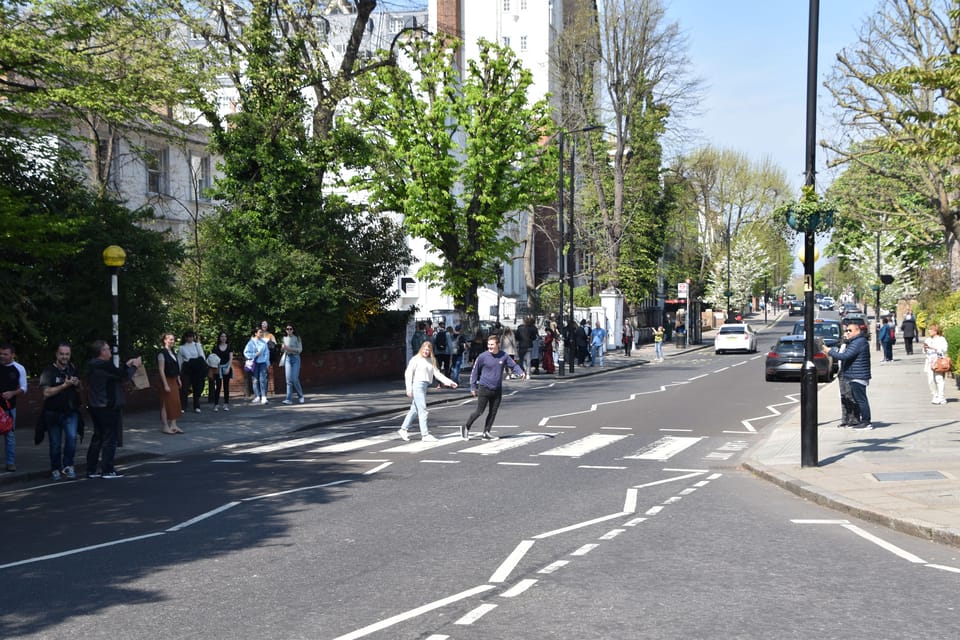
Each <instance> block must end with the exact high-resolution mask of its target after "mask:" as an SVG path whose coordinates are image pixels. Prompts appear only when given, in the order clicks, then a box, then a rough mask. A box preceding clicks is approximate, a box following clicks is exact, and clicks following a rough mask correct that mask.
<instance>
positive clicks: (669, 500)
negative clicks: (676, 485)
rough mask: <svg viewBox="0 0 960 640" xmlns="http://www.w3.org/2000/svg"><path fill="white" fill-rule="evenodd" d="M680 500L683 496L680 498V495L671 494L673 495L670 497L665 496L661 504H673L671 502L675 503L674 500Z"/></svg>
mask: <svg viewBox="0 0 960 640" xmlns="http://www.w3.org/2000/svg"><path fill="white" fill-rule="evenodd" d="M681 500H683V498H681V497H680V496H673V497H670V498H667V499H666V500H664V501H663V504H665V505H667V504H673V503H675V502H680V501H681Z"/></svg>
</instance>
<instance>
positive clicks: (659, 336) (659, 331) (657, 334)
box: [653, 325, 666, 362]
mask: <svg viewBox="0 0 960 640" xmlns="http://www.w3.org/2000/svg"><path fill="white" fill-rule="evenodd" d="M664 333H666V330H665V329H664V328H663V325H660V326H659V327H657V328H656V329H654V330H653V349H654V352H655V353H656V357H655V358H654V362H663V334H664Z"/></svg>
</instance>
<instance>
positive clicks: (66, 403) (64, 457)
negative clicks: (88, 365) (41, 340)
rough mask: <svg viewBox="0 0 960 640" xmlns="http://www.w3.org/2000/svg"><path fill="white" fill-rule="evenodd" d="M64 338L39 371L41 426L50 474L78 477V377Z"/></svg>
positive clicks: (69, 477) (56, 478)
mask: <svg viewBox="0 0 960 640" xmlns="http://www.w3.org/2000/svg"><path fill="white" fill-rule="evenodd" d="M70 355H71V348H70V344H69V343H67V342H61V343H60V344H59V345H57V353H56V356H55V360H54V362H53V364H51V365H50V366H48V367H47V368H45V369H44V370H43V372H42V373H41V374H40V388H41V389H43V409H42V411H43V413H42V416H41V420H43V428H44V429H45V430H46V432H47V438H48V440H49V441H50V443H49V444H50V477H51V478H53V479H54V480H59V479H60V478H61V477H66V478H67V479H68V480H73V479H74V478H76V477H77V474H76V472H75V471H74V469H73V459H74V457H75V456H76V453H77V427H78V426H79V424H80V393H79V389H80V378H78V377H77V368H76V367H75V366H73V363H72V362H70Z"/></svg>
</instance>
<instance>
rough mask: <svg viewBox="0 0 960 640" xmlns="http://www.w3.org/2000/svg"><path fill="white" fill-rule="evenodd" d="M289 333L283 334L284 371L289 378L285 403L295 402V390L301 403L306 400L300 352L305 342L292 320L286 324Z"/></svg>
mask: <svg viewBox="0 0 960 640" xmlns="http://www.w3.org/2000/svg"><path fill="white" fill-rule="evenodd" d="M286 331H287V335H285V336H283V346H282V347H280V348H281V349H283V373H284V377H286V379H287V397H286V398H285V399H284V401H283V404H293V392H294V391H296V392H297V397H298V398H300V404H303V403H304V402H306V398H305V397H304V396H303V386H302V385H301V384H300V354H301V353H303V342H301V340H300V336H299V335H297V328H296V327H295V326H293V323H292V322H288V323H287V324H286Z"/></svg>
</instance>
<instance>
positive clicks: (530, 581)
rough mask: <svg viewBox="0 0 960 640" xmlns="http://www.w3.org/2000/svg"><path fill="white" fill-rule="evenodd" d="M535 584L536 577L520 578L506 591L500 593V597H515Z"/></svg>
mask: <svg viewBox="0 0 960 640" xmlns="http://www.w3.org/2000/svg"><path fill="white" fill-rule="evenodd" d="M535 584H537V579H536V578H527V579H526V580H521V581H520V582H518V583H517V584H515V585H513V586H512V587H510V588H509V589H507V590H506V591H504V592H503V593H501V594H500V597H501V598H516V597H517V596H518V595H520V594H521V593H523V592H524V591H526V590H527V589H529V588H530V587H532V586H533V585H535Z"/></svg>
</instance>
